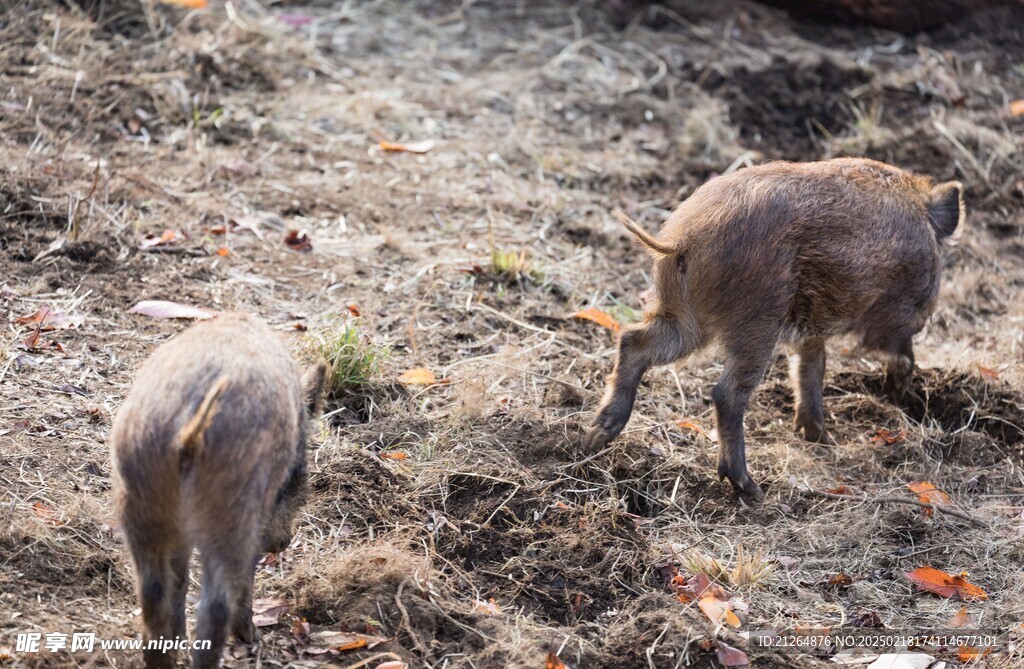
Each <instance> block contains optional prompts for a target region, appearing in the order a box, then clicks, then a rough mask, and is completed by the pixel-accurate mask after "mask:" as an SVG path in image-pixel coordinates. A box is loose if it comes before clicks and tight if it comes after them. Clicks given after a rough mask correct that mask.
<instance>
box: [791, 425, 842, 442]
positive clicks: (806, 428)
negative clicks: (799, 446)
mask: <svg viewBox="0 0 1024 669" xmlns="http://www.w3.org/2000/svg"><path fill="white" fill-rule="evenodd" d="M796 433H797V434H798V435H800V436H802V437H803V438H804V441H809V442H811V443H812V444H824V445H826V446H835V445H836V440H835V439H833V438H832V435H830V434H829V433H828V430H826V429H825V428H821V427H817V426H814V425H808V424H800V423H799V422H798V423H797V426H796Z"/></svg>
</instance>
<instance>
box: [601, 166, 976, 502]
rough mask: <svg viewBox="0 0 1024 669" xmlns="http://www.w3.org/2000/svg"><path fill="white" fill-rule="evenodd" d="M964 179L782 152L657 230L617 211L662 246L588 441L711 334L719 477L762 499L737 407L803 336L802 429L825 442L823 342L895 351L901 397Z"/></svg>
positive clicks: (655, 246) (893, 383)
mask: <svg viewBox="0 0 1024 669" xmlns="http://www.w3.org/2000/svg"><path fill="white" fill-rule="evenodd" d="M963 216H964V208H963V196H962V188H961V186H960V184H959V183H956V182H949V183H943V184H938V185H935V184H933V182H932V181H931V180H930V179H928V178H926V177H921V176H915V175H913V174H910V173H908V172H905V171H903V170H900V169H898V168H896V167H891V166H889V165H886V164H884V163H879V162H875V161H872V160H862V159H852V158H843V159H837V160H829V161H824V162H816V163H788V162H773V163H768V164H765V165H760V166H757V167H751V168H748V169H744V170H740V171H738V172H734V173H732V174H729V175H725V176H720V177H718V178H716V179H712V180H711V181H709V182H708V183H706V184H704V185H703V186H701V187H700V188H698V189H697V190H696V191H695V192H694V194H693V195H692V196H691V197H690V198H688V199H687V200H686V201H685V202H683V203H682V204H681V205H680V206H679V207H678V208H677V209H676V210H675V212H673V214H672V215H671V217H670V218H669V219H668V221H667V222H666V223H665V225H664V227H663V228H662V230H661V233H660V234H659V236H658V237H657V238H654V237H652V236H650V235H648V234H647V233H646V232H644V231H643V230H642V229H641V228H640V227H639V226H638V225H637V224H636V223H634V222H632V221H630V220H629V219H628V218H626V217H625V215H620V220H621V221H622V223H623V224H624V225H625V226H626V228H628V229H629V231H630V232H631V233H633V235H635V236H636V238H637V239H638V240H640V242H641V243H643V244H644V246H646V247H647V248H648V249H649V250H650V252H651V253H652V254H653V256H654V272H653V277H654V290H653V291H652V292H653V298H652V299H651V301H650V303H649V305H648V307H647V308H646V310H645V313H644V320H643V323H640V324H637V325H634V326H631V327H628V328H625V329H624V330H623V332H622V334H621V336H620V338H619V348H618V356H617V359H616V361H615V370H614V373H613V375H612V377H611V380H610V383H609V385H608V390H607V392H606V393H605V397H604V400H603V402H602V404H601V407H600V409H599V410H598V412H597V416H596V418H595V420H594V426H593V428H592V429H591V430H590V432H589V433H588V434H587V436H586V437H585V439H584V447H585V448H586V449H588V450H590V451H597V450H599V449H601V448H603V447H604V446H605V445H606V444H608V443H609V442H610V441H611V440H612V439H614V438H615V437H617V436H618V435H619V433H620V432H622V429H623V428H624V427H625V425H626V422H627V421H628V420H629V415H630V413H631V412H632V410H633V402H634V400H635V399H636V392H637V386H638V385H639V383H640V379H641V377H642V376H643V374H644V373H645V372H646V371H647V370H648V369H649V368H650V367H652V366H655V365H664V364H667V363H670V362H673V361H675V360H679V359H680V358H683V357H685V356H687V355H689V354H691V353H693V352H694V351H696V350H698V349H700V348H702V347H704V346H706V345H707V344H709V343H711V342H713V341H714V342H718V343H719V344H720V345H721V348H722V351H723V353H724V356H725V369H724V372H723V374H722V378H721V380H720V381H719V383H718V385H716V386H715V388H714V390H713V391H712V394H711V396H712V399H713V401H714V405H715V420H716V422H717V427H718V443H719V451H718V475H719V478H728V479H729V480H730V481H731V482H732V483H733V485H734V486H735V487H736V488H737V489H739V490H740V491H742V492H744V493H747V494H748V495H750V496H751V497H753V498H754V499H756V500H761V499H762V498H763V493H762V492H761V488H760V487H759V486H758V485H757V484H756V483H754V481H753V480H752V479H751V478H750V475H749V473H748V472H747V462H746V454H745V449H744V443H743V414H744V412H745V410H746V407H747V400H748V399H749V398H750V395H751V393H752V392H753V390H754V388H755V387H756V386H757V384H758V383H759V382H760V381H761V378H762V376H763V375H764V372H765V368H766V367H767V366H768V363H769V361H770V360H771V357H772V352H773V350H774V348H775V345H776V343H777V342H778V341H780V340H783V341H786V342H788V343H791V344H792V345H793V346H794V348H795V353H796V356H795V359H794V364H793V366H792V367H793V369H792V376H793V383H794V386H795V393H794V394H795V396H796V419H795V427H796V430H797V431H798V432H799V433H802V435H803V437H804V438H805V439H807V440H809V441H818V442H828V441H829V437H828V433H827V432H826V431H825V418H824V411H823V409H822V383H823V377H824V373H825V340H826V339H827V338H828V337H831V336H833V335H841V334H847V333H853V334H855V335H856V336H857V337H858V338H859V340H860V342H861V344H862V345H863V346H864V347H865V348H867V349H870V350H875V351H880V352H882V353H883V354H885V355H886V356H887V357H888V362H887V365H886V385H887V387H888V388H889V390H890V391H891V392H893V393H894V394H896V395H899V394H901V393H902V392H903V391H904V390H905V389H906V388H907V385H908V383H909V380H910V375H911V372H912V370H913V367H914V351H913V347H912V344H911V338H912V337H913V336H914V334H915V333H917V332H918V331H920V330H921V328H922V327H924V324H925V322H926V320H927V319H928V317H929V316H930V315H931V313H932V311H933V310H934V308H935V301H936V296H937V295H938V291H939V270H940V268H941V257H940V248H939V241H940V240H942V239H943V238H945V237H948V236H949V235H951V234H952V233H953V231H954V230H955V229H956V227H957V225H958V224H959V223H960V221H961V220H962V219H963Z"/></svg>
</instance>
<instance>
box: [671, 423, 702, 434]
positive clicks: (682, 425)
mask: <svg viewBox="0 0 1024 669" xmlns="http://www.w3.org/2000/svg"><path fill="white" fill-rule="evenodd" d="M676 425H678V426H679V427H680V428H681V429H683V430H692V431H693V432H696V433H697V434H704V428H702V427H701V426H700V425H697V424H696V423H693V422H691V421H688V420H677V421H676Z"/></svg>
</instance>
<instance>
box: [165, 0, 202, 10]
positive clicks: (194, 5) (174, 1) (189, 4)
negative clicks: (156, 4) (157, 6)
mask: <svg viewBox="0 0 1024 669" xmlns="http://www.w3.org/2000/svg"><path fill="white" fill-rule="evenodd" d="M160 2H162V3H163V4H165V5H176V6H178V7H185V8H186V9H204V8H205V7H206V0H160Z"/></svg>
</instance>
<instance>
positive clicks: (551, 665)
mask: <svg viewBox="0 0 1024 669" xmlns="http://www.w3.org/2000/svg"><path fill="white" fill-rule="evenodd" d="M544 669H568V668H567V667H566V666H565V662H562V661H561V660H560V659H558V656H557V655H555V651H553V650H549V651H548V661H547V662H545V663H544Z"/></svg>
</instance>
